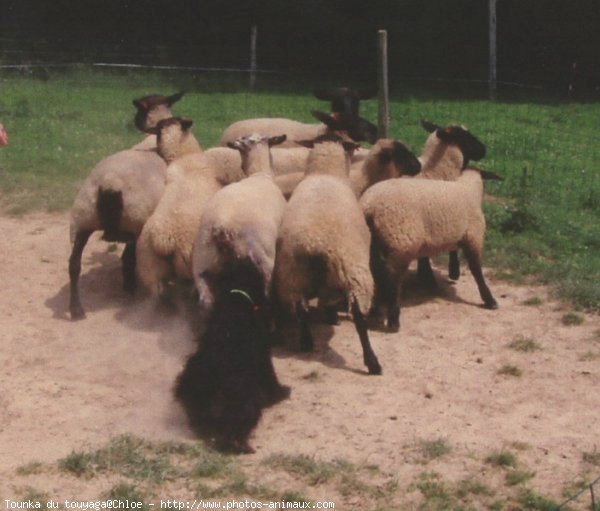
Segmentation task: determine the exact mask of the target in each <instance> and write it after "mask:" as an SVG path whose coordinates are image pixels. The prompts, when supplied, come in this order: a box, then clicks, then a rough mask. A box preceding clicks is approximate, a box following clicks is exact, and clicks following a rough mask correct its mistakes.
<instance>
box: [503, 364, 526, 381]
mask: <svg viewBox="0 0 600 511" xmlns="http://www.w3.org/2000/svg"><path fill="white" fill-rule="evenodd" d="M498 374H500V375H502V376H514V377H517V378H519V377H521V376H523V371H522V370H521V369H520V368H519V367H517V366H515V365H512V364H505V365H503V366H502V367H501V368H500V369H498Z"/></svg>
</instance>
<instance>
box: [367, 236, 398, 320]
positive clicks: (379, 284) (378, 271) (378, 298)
mask: <svg viewBox="0 0 600 511" xmlns="http://www.w3.org/2000/svg"><path fill="white" fill-rule="evenodd" d="M369 264H370V267H371V274H372V275H373V281H374V283H375V293H374V294H373V304H372V306H371V310H370V311H369V316H370V317H371V318H372V319H374V320H375V321H377V322H378V323H379V322H382V321H383V319H382V317H381V316H382V315H383V312H382V308H383V305H387V304H388V303H389V301H390V297H391V296H392V295H391V293H392V291H393V288H391V287H390V278H389V275H388V272H387V270H386V267H385V261H384V260H383V257H382V255H381V252H380V248H379V245H378V244H377V242H376V239H375V235H373V238H372V241H371V255H370V263H369Z"/></svg>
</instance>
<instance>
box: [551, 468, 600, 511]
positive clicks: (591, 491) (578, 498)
mask: <svg viewBox="0 0 600 511" xmlns="http://www.w3.org/2000/svg"><path fill="white" fill-rule="evenodd" d="M599 484H600V476H599V477H598V478H597V479H595V480H594V481H593V482H592V483H590V484H589V485H588V486H586V487H585V488H583V489H582V490H581V491H579V492H578V493H576V494H575V495H572V496H571V497H569V498H568V499H567V500H565V501H564V502H561V503H560V504H559V505H558V507H557V508H556V511H564V510H566V509H567V505H568V504H570V503H571V502H575V501H582V500H584V498H583V497H584V495H585V494H586V493H588V492H589V494H590V509H591V511H598V509H600V508H599V507H598V505H597V501H596V494H595V493H594V487H595V486H598V485H599Z"/></svg>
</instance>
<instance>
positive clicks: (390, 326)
mask: <svg viewBox="0 0 600 511" xmlns="http://www.w3.org/2000/svg"><path fill="white" fill-rule="evenodd" d="M399 330H400V320H399V319H397V318H396V319H390V318H388V320H387V331H388V332H390V333H396V332H398V331H399Z"/></svg>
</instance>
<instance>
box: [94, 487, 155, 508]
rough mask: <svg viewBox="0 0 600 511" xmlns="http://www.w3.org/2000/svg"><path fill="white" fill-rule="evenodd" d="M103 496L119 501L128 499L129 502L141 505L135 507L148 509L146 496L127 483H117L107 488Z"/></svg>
mask: <svg viewBox="0 0 600 511" xmlns="http://www.w3.org/2000/svg"><path fill="white" fill-rule="evenodd" d="M104 497H105V498H106V499H109V500H117V501H119V502H125V501H129V502H130V503H132V502H135V503H136V506H137V505H139V504H141V507H137V508H136V509H144V510H148V509H150V506H149V505H148V502H147V500H148V499H147V498H146V496H145V495H144V494H143V493H142V492H141V491H140V490H138V489H137V488H136V487H135V486H133V485H131V484H127V483H119V484H117V485H116V486H113V487H112V488H111V489H110V490H108V491H107V492H106V493H105V494H104Z"/></svg>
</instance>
